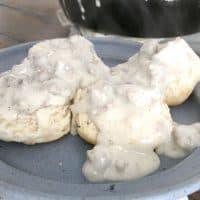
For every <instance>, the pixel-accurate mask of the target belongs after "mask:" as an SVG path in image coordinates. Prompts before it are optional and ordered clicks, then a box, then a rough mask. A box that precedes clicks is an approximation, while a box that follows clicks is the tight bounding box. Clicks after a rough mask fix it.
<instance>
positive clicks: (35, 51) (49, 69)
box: [0, 36, 109, 120]
mask: <svg viewBox="0 0 200 200" xmlns="http://www.w3.org/2000/svg"><path fill="white" fill-rule="evenodd" d="M108 73H109V69H108V68H107V67H106V66H105V65H104V64H103V62H102V61H101V60H100V59H99V58H98V57H97V55H96V53H95V51H94V48H93V45H92V44H91V43H90V42H89V41H88V40H86V39H84V38H82V37H79V36H72V37H71V38H68V39H55V40H49V41H44V42H41V43H38V44H37V45H35V46H34V47H32V48H31V49H30V51H29V54H28V57H27V58H26V59H25V60H24V61H23V62H22V63H21V64H20V65H16V66H14V67H13V68H12V69H11V70H10V71H7V72H5V73H2V74H1V75H0V97H1V98H0V115H1V116H2V117H4V118H5V119H8V120H11V119H13V120H14V119H16V118H17V117H19V116H20V115H23V114H24V115H26V114H30V113H33V112H35V111H36V110H38V109H40V108H44V107H47V106H56V105H65V104H70V101H71V100H72V99H73V97H74V95H75V92H76V90H77V89H78V88H80V87H85V86H87V85H89V84H90V83H92V82H94V81H96V80H97V79H100V78H102V77H105V76H107V74H108Z"/></svg>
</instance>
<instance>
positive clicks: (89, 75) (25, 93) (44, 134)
mask: <svg viewBox="0 0 200 200" xmlns="http://www.w3.org/2000/svg"><path fill="white" fill-rule="evenodd" d="M199 81H200V58H199V57H198V56H197V55H196V54H195V53H194V52H193V50H192V49H191V48H190V47H189V46H188V45H187V43H186V42H185V41H184V40H182V39H180V38H177V39H175V40H172V41H169V42H158V41H157V40H151V41H148V42H147V43H145V44H144V45H143V47H142V48H141V50H140V51H139V52H138V53H137V54H136V55H134V56H133V57H131V58H130V59H129V60H128V62H126V63H123V64H120V65H118V66H116V67H114V68H112V69H111V70H110V69H109V67H107V66H106V65H105V64H104V63H103V62H102V61H101V59H100V58H99V57H98V56H97V55H96V53H95V50H94V47H93V45H92V43H91V42H89V41H88V40H86V39H84V38H83V37H80V36H72V37H70V38H68V39H54V40H48V41H44V42H40V43H38V44H36V45H35V46H33V47H32V48H31V49H30V50H29V53H28V56H27V57H26V58H25V59H24V60H23V61H22V63H21V64H19V65H16V66H13V67H12V69H11V70H9V71H7V72H4V73H1V74H0V139H1V140H4V141H15V142H22V143H25V144H35V143H43V142H50V141H53V140H56V139H59V138H61V137H62V136H64V135H66V134H68V133H69V131H71V133H72V134H74V133H76V132H78V134H79V135H80V137H81V138H83V139H84V140H85V141H87V142H89V143H91V144H94V145H95V146H94V148H93V149H92V150H89V151H87V160H86V162H85V163H84V165H83V173H84V175H85V176H86V178H87V179H88V180H89V181H92V182H99V181H125V180H134V179H136V178H140V177H143V176H145V175H148V174H150V173H152V172H154V171H155V170H156V169H158V168H159V166H160V159H159V155H160V154H164V155H166V156H169V157H172V158H177V157H182V156H185V155H187V154H188V153H190V152H191V151H192V150H193V149H194V148H196V147H198V146H200V123H194V124H191V125H183V124H178V123H176V122H174V121H173V119H172V117H171V114H170V110H169V107H168V106H169V105H178V104H180V103H182V102H184V101H185V100H186V99H187V98H188V96H189V95H190V94H191V93H192V91H193V90H194V87H195V86H196V85H197V83H198V82H199ZM196 91H197V92H196V94H197V96H198V91H199V90H198V89H196Z"/></svg>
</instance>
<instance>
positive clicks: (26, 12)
mask: <svg viewBox="0 0 200 200" xmlns="http://www.w3.org/2000/svg"><path fill="white" fill-rule="evenodd" d="M71 34H82V35H86V36H88V35H89V36H91V35H96V34H94V33H91V32H89V31H85V30H83V29H80V28H79V27H76V26H75V25H73V24H71V23H70V22H69V21H68V20H67V19H66V18H65V16H64V14H63V12H62V10H61V7H60V5H59V2H58V1H57V0H36V1H32V0H0V48H5V47H9V46H12V45H16V44H19V43H24V42H28V41H33V40H42V39H51V38H57V37H67V36H69V35H71ZM97 35H99V34H97ZM197 37H198V38H199V35H198V36H197ZM195 38H196V36H195ZM190 40H191V39H190ZM192 40H194V43H195V39H192ZM198 41H199V39H198ZM190 200H200V192H197V193H195V194H193V195H192V196H191V197H190Z"/></svg>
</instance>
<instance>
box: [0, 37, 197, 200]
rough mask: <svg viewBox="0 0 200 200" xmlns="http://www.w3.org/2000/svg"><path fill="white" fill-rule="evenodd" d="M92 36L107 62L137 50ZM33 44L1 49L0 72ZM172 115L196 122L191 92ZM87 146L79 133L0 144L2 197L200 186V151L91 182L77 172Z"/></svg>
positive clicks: (154, 192)
mask: <svg viewBox="0 0 200 200" xmlns="http://www.w3.org/2000/svg"><path fill="white" fill-rule="evenodd" d="M91 40H92V42H93V43H94V44H95V48H96V51H97V54H98V55H99V56H100V57H101V58H102V59H103V60H104V62H105V63H106V64H109V65H110V66H113V65H115V64H117V63H121V62H124V61H126V60H127V59H128V58H129V57H130V56H131V55H132V54H134V53H136V52H137V51H138V49H139V48H140V45H139V44H138V43H134V42H129V41H122V40H114V39H108V38H107V39H106V38H102V39H100V38H99V39H97V38H93V39H91ZM33 44H34V43H28V44H22V45H18V46H15V47H12V48H8V49H3V50H1V51H0V71H5V70H8V69H9V68H10V67H11V66H12V65H13V64H17V63H19V62H20V61H21V60H22V59H23V58H24V57H25V56H26V55H27V51H28V49H29V48H30V47H31V46H32V45H33ZM172 113H173V117H174V119H176V120H177V121H179V122H184V123H191V122H195V121H200V109H199V104H198V102H197V99H196V98H195V96H194V95H192V96H191V97H190V99H189V100H188V101H187V102H186V103H184V104H183V105H181V106H179V107H175V108H173V109H172ZM90 148H91V146H89V145H88V144H86V143H85V142H84V141H83V140H81V139H80V138H79V137H78V136H74V137H73V136H70V135H68V136H66V137H64V138H63V139H61V140H58V141H56V142H52V143H50V144H41V145H35V146H26V145H23V144H17V143H5V142H0V160H1V161H0V197H1V198H3V199H6V200H15V199H19V200H23V199H24V200H27V199H31V200H33V199H37V200H38V199H42V200H43V199H56V200H59V199H70V200H77V199H84V200H86V199H98V200H100V199H102V200H103V199H113V200H118V199H124V200H126V199H127V200H132V199H140V200H147V199H148V200H152V199H153V200H157V199H159V200H160V199H162V200H171V199H173V200H174V199H176V198H178V197H182V196H185V195H187V194H189V193H192V192H194V191H195V190H198V189H199V188H200V149H197V150H195V151H194V152H193V153H192V154H191V155H189V156H188V157H187V158H184V159H181V160H172V159H168V158H165V157H162V158H161V163H162V164H161V167H160V169H159V170H158V171H157V172H155V173H154V174H152V175H150V176H147V177H144V178H142V179H139V180H137V181H134V182H125V183H102V184H91V183H89V182H87V181H86V180H85V178H84V177H83V175H82V173H81V166H82V164H83V162H84V160H85V152H86V150H87V149H90Z"/></svg>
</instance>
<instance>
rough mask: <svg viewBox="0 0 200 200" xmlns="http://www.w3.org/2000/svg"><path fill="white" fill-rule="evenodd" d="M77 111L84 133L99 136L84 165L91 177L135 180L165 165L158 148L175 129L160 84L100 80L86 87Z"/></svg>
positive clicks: (76, 104)
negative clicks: (161, 164)
mask: <svg viewBox="0 0 200 200" xmlns="http://www.w3.org/2000/svg"><path fill="white" fill-rule="evenodd" d="M72 112H73V114H74V116H75V118H77V119H79V121H77V125H78V129H77V130H78V131H79V130H81V131H79V134H80V135H81V137H83V138H84V139H85V140H87V141H89V142H90V141H92V142H93V141H94V138H92V137H96V138H97V140H96V146H95V147H94V149H93V150H91V151H88V153H87V158H88V159H87V161H86V163H85V164H84V167H83V173H84V174H85V175H86V177H87V178H88V179H89V180H90V181H106V180H113V181H115V180H132V179H135V178H138V177H141V176H144V175H147V174H149V173H151V172H153V171H155V170H156V169H157V168H158V167H159V164H160V160H159V158H158V156H157V154H156V153H155V152H154V149H155V148H156V147H157V146H159V145H162V144H163V143H164V142H165V141H166V140H169V139H168V138H170V137H171V132H172V129H173V124H172V119H171V115H170V112H169V108H168V106H167V105H166V104H165V103H163V101H162V96H161V95H160V91H159V90H157V89H154V88H150V87H144V86H141V85H132V84H112V82H111V81H110V80H108V81H98V82H97V83H96V84H93V85H91V86H90V87H88V88H87V89H85V91H83V95H82V97H81V98H80V100H79V102H76V103H75V104H74V105H73V106H72ZM88 124H89V125H88ZM90 127H91V128H90ZM94 127H95V128H94ZM86 131H88V132H86ZM91 136H92V137H91Z"/></svg>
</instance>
